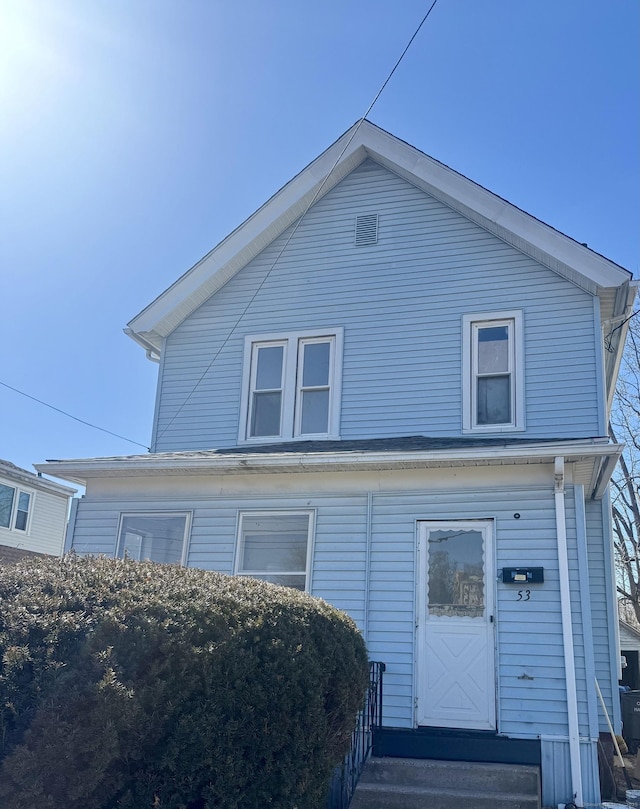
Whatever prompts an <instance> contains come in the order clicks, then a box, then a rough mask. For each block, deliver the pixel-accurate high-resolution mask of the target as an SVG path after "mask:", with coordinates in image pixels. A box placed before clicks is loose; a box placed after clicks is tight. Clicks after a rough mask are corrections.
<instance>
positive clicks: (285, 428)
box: [238, 327, 344, 444]
mask: <svg viewBox="0 0 640 809" xmlns="http://www.w3.org/2000/svg"><path fill="white" fill-rule="evenodd" d="M324 341H327V342H330V344H331V358H330V371H329V386H328V387H329V413H328V421H329V423H328V432H326V433H320V434H310V433H308V434H302V433H300V425H299V422H300V412H299V411H300V407H299V405H298V399H299V391H300V384H299V376H300V374H299V371H300V370H301V365H300V352H301V347H302V346H304V345H305V344H307V343H311V342H324ZM276 345H282V346H284V350H283V360H282V365H283V369H282V402H281V416H280V433H279V435H274V436H251V435H249V428H250V418H251V400H252V394H253V390H254V382H255V373H256V370H257V363H256V361H255V357H256V356H257V351H258V350H259V349H260V348H261V347H269V346H276ZM343 345H344V329H343V328H342V327H338V328H330V329H307V330H300V331H288V332H269V333H268V334H251V335H247V336H246V337H245V339H244V361H243V366H242V392H241V401H240V417H239V424H238V443H239V444H269V443H277V442H282V441H312V440H318V439H326V440H334V441H335V440H338V439H339V438H340V435H339V433H340V430H339V425H340V406H341V397H342V354H343Z"/></svg>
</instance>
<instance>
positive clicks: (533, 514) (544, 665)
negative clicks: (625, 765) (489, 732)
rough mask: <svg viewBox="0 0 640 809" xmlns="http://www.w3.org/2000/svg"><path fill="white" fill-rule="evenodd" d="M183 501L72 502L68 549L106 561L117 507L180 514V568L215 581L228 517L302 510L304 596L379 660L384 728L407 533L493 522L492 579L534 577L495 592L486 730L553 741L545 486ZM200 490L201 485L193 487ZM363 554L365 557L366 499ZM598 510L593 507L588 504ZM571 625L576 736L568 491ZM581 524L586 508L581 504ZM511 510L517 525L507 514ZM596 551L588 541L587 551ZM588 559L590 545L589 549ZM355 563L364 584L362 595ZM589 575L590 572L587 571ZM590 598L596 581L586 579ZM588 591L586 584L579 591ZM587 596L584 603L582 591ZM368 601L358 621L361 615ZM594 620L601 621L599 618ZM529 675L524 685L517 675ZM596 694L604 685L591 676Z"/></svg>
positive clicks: (399, 668)
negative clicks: (183, 553) (535, 569)
mask: <svg viewBox="0 0 640 809" xmlns="http://www.w3.org/2000/svg"><path fill="white" fill-rule="evenodd" d="M259 479H260V476H256V478H255V493H253V494H245V495H242V496H240V495H238V496H235V495H234V496H222V495H217V496H207V497H205V496H199V497H192V498H188V499H187V498H171V497H168V498H167V497H163V498H159V497H158V498H156V499H150V498H140V499H135V495H132V496H131V497H130V498H126V499H122V500H117V499H97V498H96V499H93V500H92V499H91V498H90V496H86V497H85V498H84V499H83V500H81V501H80V503H79V507H78V513H77V517H76V523H75V532H74V548H75V549H76V551H77V552H79V553H106V554H113V553H114V552H115V547H116V534H117V529H118V520H119V515H120V513H121V512H122V511H127V512H129V511H138V510H139V511H153V510H171V511H190V512H191V513H192V527H191V537H190V543H189V550H188V564H189V565H192V566H197V567H201V568H205V569H211V570H218V571H220V572H223V573H231V572H232V571H233V564H234V553H235V546H236V532H237V519H238V513H239V512H240V511H245V510H251V509H257V510H264V509H274V510H289V509H297V508H299V509H309V508H311V509H314V510H315V514H316V522H315V526H316V530H315V541H314V548H313V554H314V555H313V571H312V581H311V591H312V593H313V594H314V595H317V596H320V597H322V598H325V599H326V600H327V601H329V602H330V603H332V604H334V605H335V606H337V607H339V608H341V609H344V610H345V611H346V612H348V613H349V614H350V615H351V616H352V617H353V618H354V619H355V620H356V622H357V623H358V625H359V626H360V628H361V629H362V630H363V631H364V629H365V628H366V630H367V637H366V640H367V643H368V647H369V653H370V656H371V658H372V659H376V660H382V661H384V662H385V663H386V664H387V672H386V675H385V694H384V722H385V724H387V725H389V726H394V727H413V724H414V716H413V705H414V697H415V694H414V672H415V665H416V661H415V653H416V651H415V618H416V615H415V604H416V584H415V582H416V527H417V521H419V520H454V519H460V520H462V519H464V520H469V519H488V518H491V519H494V520H495V542H496V560H495V561H496V568H497V569H496V572H495V575H496V578H498V573H499V571H500V570H501V568H502V567H505V566H523V565H532V566H542V567H544V571H545V581H544V584H542V585H532V586H531V599H530V600H529V601H527V602H519V601H518V600H517V588H514V587H512V586H510V585H505V584H502V582H501V581H498V582H497V584H496V596H497V599H496V624H495V626H496V649H497V654H496V661H497V662H496V677H497V689H498V702H497V705H498V717H497V719H498V728H499V731H500V732H501V733H504V734H506V735H509V736H513V737H521V738H536V737H537V736H539V735H540V734H546V735H549V736H553V737H557V736H562V735H563V734H564V735H566V733H567V704H566V685H565V670H564V648H563V642H562V628H561V620H560V593H559V581H558V555H557V540H556V529H555V510H554V498H553V488H552V486H551V485H549V486H548V487H544V486H537V487H533V488H532V487H517V486H511V487H509V488H506V489H505V488H501V489H500V490H497V491H496V490H493V489H491V488H483V489H475V488H466V489H453V488H452V489H447V490H441V489H439V490H438V491H437V492H430V491H429V490H428V489H427V490H424V491H423V490H421V491H398V492H388V493H387V492H372V493H369V492H366V491H362V492H360V493H355V494H345V493H340V491H339V484H338V483H336V490H335V492H333V493H327V494H324V493H323V494H319V493H314V492H313V491H304V490H302V486H304V482H303V480H301V481H300V484H299V486H297V487H296V490H295V491H285V490H283V492H282V494H280V495H277V494H270V495H261V494H260V493H259V491H260V482H259ZM200 490H202V484H200ZM369 501H370V502H371V515H370V518H371V546H370V549H369V550H368V549H367V525H368V519H369V515H368V503H369ZM596 505H598V504H596ZM566 508H567V527H568V543H569V563H570V571H571V573H570V575H571V584H572V592H573V594H572V604H571V606H572V617H573V622H574V644H575V659H576V673H577V679H578V703H579V705H578V707H579V719H580V732H581V735H583V736H584V737H586V738H588V737H589V736H590V728H589V710H588V705H587V691H586V683H585V678H586V673H587V668H590V666H589V667H588V666H587V665H586V664H585V649H584V643H583V640H582V612H581V596H580V581H579V561H578V550H577V536H576V519H575V507H574V497H573V490H572V489H571V487H570V488H569V491H568V492H567V496H566ZM588 511H589V518H590V519H591V521H592V522H595V521H597V518H598V514H597V510H595V509H592V508H591V507H590V505H589V504H588ZM515 513H518V514H520V518H519V519H515V518H514V514H515ZM596 544H597V543H596ZM593 552H595V550H594V549H591V550H590V553H593ZM367 567H368V569H369V576H370V578H369V584H368V587H367ZM592 568H593V569H594V570H597V568H595V567H594V566H592ZM592 578H593V580H594V584H595V585H596V592H598V577H597V576H595V574H594V576H593V577H592ZM584 586H586V587H587V588H588V587H589V583H587V584H586V585H584ZM592 598H593V595H592ZM367 601H368V616H367V617H366V618H365V612H366V608H367ZM599 609H600V607H599V604H598V599H597V597H596V598H594V600H593V610H594V636H595V643H596V651H595V655H596V658H597V660H599V665H600V668H601V669H602V668H603V667H606V655H607V654H608V650H607V642H606V634H605V631H604V628H600V629H599V628H597V627H599V626H600V624H599V623H598V622H597V621H596V618H597V616H598V615H599V612H598V611H599ZM600 623H602V622H601V621H600ZM529 678H533V679H529ZM601 684H602V686H603V691H604V690H605V688H606V689H608V691H607V695H608V698H609V699H610V696H611V685H610V679H609V680H608V679H607V678H606V672H603V674H602V679H601Z"/></svg>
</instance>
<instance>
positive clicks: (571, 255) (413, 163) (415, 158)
mask: <svg viewBox="0 0 640 809" xmlns="http://www.w3.org/2000/svg"><path fill="white" fill-rule="evenodd" d="M375 136H377V138H376V137H375ZM375 136H372V138H371V141H369V140H368V141H367V143H366V146H367V151H368V152H369V154H370V156H371V158H372V159H373V160H376V161H377V162H378V163H380V164H382V165H383V166H386V167H387V168H389V169H390V170H391V171H394V172H395V173H396V174H399V175H400V176H402V177H403V178H404V179H406V180H407V181H408V182H411V183H413V184H414V185H416V184H417V185H418V186H419V187H421V188H422V190H424V191H426V192H427V193H429V194H431V195H432V196H434V197H436V198H437V199H439V200H440V201H442V202H444V203H445V204H446V205H448V206H449V207H452V208H454V209H455V210H458V211H460V213H463V214H464V215H465V216H466V217H467V218H469V219H472V220H473V221H476V222H477V223H478V224H481V225H482V226H483V227H485V228H486V229H488V230H490V231H491V232H493V233H495V235H497V236H499V237H500V238H501V239H503V240H504V241H507V242H509V243H511V244H513V245H514V246H516V247H518V249H520V250H523V251H524V252H527V253H528V254H529V255H531V256H532V257H533V258H536V260H538V261H541V262H542V263H544V264H546V265H548V266H549V265H550V264H554V265H556V266H554V267H553V269H556V270H557V271H561V269H562V267H563V266H564V267H566V268H567V270H566V271H565V272H564V273H563V274H567V275H569V274H571V275H573V276H574V278H573V279H572V280H574V281H576V283H577V282H578V281H579V279H580V277H581V276H582V277H583V279H584V280H583V281H582V284H581V285H582V286H589V287H591V291H593V292H595V291H596V289H597V287H617V286H620V285H621V284H623V283H624V282H625V281H629V280H630V278H631V273H630V272H629V271H628V270H625V269H624V268H622V267H620V266H619V265H617V264H615V263H614V262H612V261H609V259H607V258H605V257H604V256H601V255H599V254H598V253H595V252H594V251H593V250H590V249H589V248H588V247H585V246H584V245H582V244H580V243H579V242H576V241H575V240H574V239H572V238H570V237H569V236H566V235H565V234H563V233H561V232H560V231H558V230H555V229H554V228H553V227H551V226H550V225H547V224H545V223H544V222H542V221H540V220H539V219H536V218H535V217H534V216H532V215H531V214H528V213H526V212H525V211H523V210H521V209H520V208H517V207H516V206H515V205H513V204H511V203H510V202H507V200H505V199H502V198H501V197H499V196H497V195H496V194H494V193H492V192H491V191H489V190H487V189H486V188H484V187H483V186H481V185H478V184H477V183H475V182H474V181H473V180H470V179H469V178H467V177H465V176H464V175H462V174H459V173H458V172H457V171H454V170H453V169H451V168H449V167H448V166H445V165H444V164H443V163H440V162H438V161H437V160H434V159H433V158H431V157H429V156H428V155H426V154H424V153H423V152H420V151H419V150H417V149H415V148H414V147H413V146H409V145H408V144H406V143H403V142H402V141H399V140H398V139H397V138H395V137H394V136H393V135H391V134H389V133H388V132H384V131H382V130H376V132H375ZM376 147H378V148H376ZM416 181H418V182H416ZM585 280H586V281H587V282H590V283H587V284H585V283H584V281H585Z"/></svg>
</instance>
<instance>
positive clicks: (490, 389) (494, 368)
mask: <svg viewBox="0 0 640 809" xmlns="http://www.w3.org/2000/svg"><path fill="white" fill-rule="evenodd" d="M463 376H464V378H463V384H462V390H463V429H464V430H465V431H474V432H504V431H509V430H523V429H524V390H523V379H524V369H523V347H522V312H521V311H513V312H496V313H488V314H479V315H465V316H464V318H463Z"/></svg>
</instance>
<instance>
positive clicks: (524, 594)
mask: <svg viewBox="0 0 640 809" xmlns="http://www.w3.org/2000/svg"><path fill="white" fill-rule="evenodd" d="M530 598H531V590H518V601H529V599H530Z"/></svg>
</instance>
